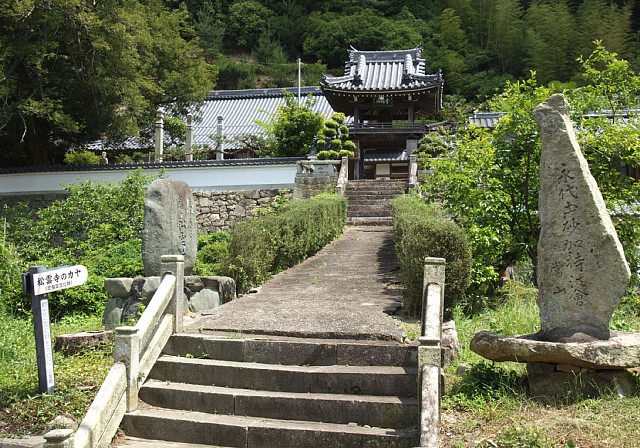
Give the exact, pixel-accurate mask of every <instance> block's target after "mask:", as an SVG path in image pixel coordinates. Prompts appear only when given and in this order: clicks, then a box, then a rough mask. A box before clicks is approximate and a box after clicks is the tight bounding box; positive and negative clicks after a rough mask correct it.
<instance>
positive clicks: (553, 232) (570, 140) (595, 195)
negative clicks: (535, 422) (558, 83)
mask: <svg viewBox="0 0 640 448" xmlns="http://www.w3.org/2000/svg"><path fill="white" fill-rule="evenodd" d="M533 115H534V118H535V120H536V122H537V123H538V127H539V129H540V137H541V140H542V153H541V157H540V197H539V213H540V224H541V232H540V239H539V241H538V287H539V296H538V305H539V306H540V331H539V332H538V333H536V334H532V335H522V336H500V335H495V334H491V333H487V332H480V333H478V334H476V335H475V336H474V338H473V340H472V341H471V350H473V351H474V352H476V353H478V354H479V355H481V356H484V357H485V358H488V359H491V360H493V361H516V362H526V363H527V371H528V374H529V386H530V391H531V393H532V394H533V395H542V396H549V395H552V396H559V395H561V396H566V395H568V394H569V393H574V392H580V393H581V394H583V395H584V394H586V395H593V394H597V393H599V391H600V390H602V389H615V390H616V392H618V393H620V394H631V393H633V382H632V381H631V380H630V374H629V372H628V371H627V370H625V369H627V368H631V367H637V366H640V334H638V333H622V332H611V331H610V330H609V323H610V320H611V316H612V315H613V311H614V310H615V308H616V306H618V304H619V303H620V297H621V296H622V294H623V293H624V291H625V289H626V287H627V285H628V283H629V279H630V271H629V266H628V264H627V261H626V259H625V257H624V252H623V249H622V246H621V244H620V241H619V239H618V236H617V234H616V231H615V229H614V227H613V223H612V222H611V218H610V216H609V213H608V211H607V208H606V206H605V204H604V201H603V199H602V194H601V193H600V190H599V189H598V186H597V184H596V181H595V180H594V178H593V176H592V175H591V173H590V171H589V166H588V164H587V161H586V160H585V158H584V156H583V155H582V153H581V152H580V147H579V145H578V142H577V140H576V136H575V133H574V131H573V125H572V124H571V120H570V118H569V105H568V103H567V101H566V100H565V98H564V96H563V95H561V94H557V95H553V96H552V97H550V98H549V99H548V100H547V101H545V102H544V103H542V104H540V105H539V106H538V107H536V108H535V110H534V111H533Z"/></svg>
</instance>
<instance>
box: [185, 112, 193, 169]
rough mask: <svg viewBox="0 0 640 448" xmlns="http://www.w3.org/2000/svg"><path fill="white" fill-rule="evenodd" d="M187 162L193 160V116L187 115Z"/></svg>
mask: <svg viewBox="0 0 640 448" xmlns="http://www.w3.org/2000/svg"><path fill="white" fill-rule="evenodd" d="M184 152H185V160H186V161H187V162H191V161H192V160H193V114H192V113H188V114H187V134H186V138H185V142H184Z"/></svg>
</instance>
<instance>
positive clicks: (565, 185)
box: [533, 94, 631, 342]
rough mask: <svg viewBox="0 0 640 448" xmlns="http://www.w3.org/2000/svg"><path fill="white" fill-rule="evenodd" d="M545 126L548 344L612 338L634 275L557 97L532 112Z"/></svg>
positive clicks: (541, 279) (543, 271)
mask: <svg viewBox="0 0 640 448" xmlns="http://www.w3.org/2000/svg"><path fill="white" fill-rule="evenodd" d="M533 116H534V118H535V120H536V122H537V123H538V126H539V128H540V138H541V140H542V153H541V155H540V196H539V208H538V210H539V213H540V225H541V232H540V239H539V241H538V288H539V297H538V305H539V306H540V321H541V329H540V333H538V335H537V338H538V339H542V340H548V341H561V342H570V341H585V340H594V339H609V336H610V332H609V321H610V320H611V316H612V315H613V311H614V309H615V308H616V307H617V306H618V304H619V303H620V297H621V296H622V294H624V291H625V289H626V287H627V285H628V284H629V279H630V276H631V273H630V271H629V265H628V264H627V260H626V259H625V257H624V251H623V249H622V245H621V244H620V240H618V235H617V234H616V230H615V228H614V227H613V223H612V222H611V217H610V216H609V212H608V211H607V207H606V206H605V204H604V200H603V199H602V194H601V193H600V190H599V189H598V185H597V184H596V181H595V179H594V178H593V176H592V175H591V172H590V171H589V166H588V165H587V161H586V160H585V158H584V156H583V155H582V153H581V152H580V147H579V146H578V142H577V141H576V137H575V134H574V131H573V126H572V124H571V121H570V119H569V104H568V103H567V101H566V100H565V98H564V96H563V95H561V94H557V95H553V96H552V97H551V98H549V99H548V100H547V101H546V102H544V103H542V104H540V105H539V106H538V107H536V109H535V110H534V111H533Z"/></svg>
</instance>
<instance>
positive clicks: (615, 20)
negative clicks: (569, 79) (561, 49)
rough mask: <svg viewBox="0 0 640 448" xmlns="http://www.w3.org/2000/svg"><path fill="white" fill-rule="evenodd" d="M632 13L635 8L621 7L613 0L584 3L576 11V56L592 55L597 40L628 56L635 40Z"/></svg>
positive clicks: (608, 48) (608, 47) (613, 50)
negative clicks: (630, 46) (633, 39)
mask: <svg viewBox="0 0 640 448" xmlns="http://www.w3.org/2000/svg"><path fill="white" fill-rule="evenodd" d="M632 11H633V7H632V5H631V4H627V5H625V6H622V7H621V6H618V5H616V4H615V3H613V2H611V1H610V0H584V1H583V2H582V4H581V5H580V6H579V7H578V10H577V11H576V19H577V23H578V24H579V27H578V30H579V31H578V33H577V36H576V47H577V54H576V56H580V55H585V56H586V55H588V54H591V52H592V51H593V41H594V40H600V41H602V45H603V46H604V47H605V48H606V49H607V50H608V51H610V52H614V53H618V54H620V55H623V56H624V55H625V54H626V50H627V45H628V43H629V40H630V38H631V15H632Z"/></svg>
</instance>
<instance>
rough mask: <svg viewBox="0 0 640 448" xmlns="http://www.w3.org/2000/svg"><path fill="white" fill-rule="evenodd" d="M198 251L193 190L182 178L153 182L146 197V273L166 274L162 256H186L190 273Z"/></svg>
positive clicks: (186, 267)
mask: <svg viewBox="0 0 640 448" xmlns="http://www.w3.org/2000/svg"><path fill="white" fill-rule="evenodd" d="M196 251H197V224H196V215H195V203H194V199H193V194H192V193H191V189H190V188H189V186H188V185H187V184H186V183H185V182H182V181H177V180H170V179H158V180H155V181H153V182H152V184H151V185H150V186H149V189H148V190H147V193H146V194H145V198H144V228H143V229H142V261H143V264H144V275H145V276H146V277H151V276H158V275H161V274H162V273H161V272H160V257H161V256H162V255H183V256H184V270H185V274H186V275H188V274H189V273H191V270H192V269H193V265H194V264H195V258H196Z"/></svg>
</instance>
